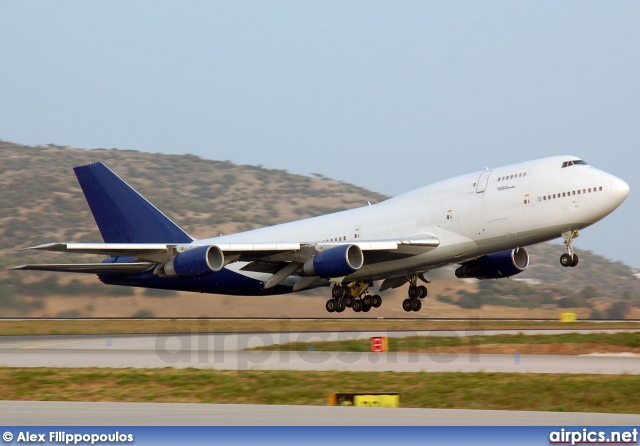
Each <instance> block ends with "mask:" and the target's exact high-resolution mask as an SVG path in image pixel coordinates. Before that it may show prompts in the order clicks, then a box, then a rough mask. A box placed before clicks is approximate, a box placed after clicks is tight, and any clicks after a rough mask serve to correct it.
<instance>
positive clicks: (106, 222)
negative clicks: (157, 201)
mask: <svg viewBox="0 0 640 446" xmlns="http://www.w3.org/2000/svg"><path fill="white" fill-rule="evenodd" d="M73 170H74V171H75V173H76V176H77V177H78V182H79V183H80V186H81V187H82V191H83V192H84V196H85V198H86V199H87V203H89V207H90V208H91V212H92V213H93V217H94V218H95V220H96V223H97V224H98V228H99V229H100V233H101V234H102V238H103V239H104V241H105V243H190V242H191V241H193V239H192V238H191V237H190V236H189V234H187V233H186V232H184V231H183V230H182V228H180V226H178V225H177V224H175V223H174V222H172V221H171V220H170V219H169V218H168V217H167V216H166V215H164V214H163V213H162V212H160V211H159V210H158V209H157V208H156V207H155V206H154V205H152V204H151V203H149V202H148V201H147V200H146V199H145V198H144V197H143V196H142V195H140V194H139V193H138V192H136V190H135V189H133V188H132V187H131V186H129V185H128V184H127V183H126V182H124V181H123V180H122V179H121V178H120V177H119V176H117V175H116V174H115V173H113V172H112V171H111V170H110V169H109V168H108V167H107V166H105V165H104V164H102V163H96V164H89V165H86V166H79V167H74V168H73Z"/></svg>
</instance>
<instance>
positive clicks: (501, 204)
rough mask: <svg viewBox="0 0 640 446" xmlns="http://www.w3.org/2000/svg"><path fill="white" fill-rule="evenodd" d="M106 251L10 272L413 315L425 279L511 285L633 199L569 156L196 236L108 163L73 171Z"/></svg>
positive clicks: (570, 263) (567, 259) (81, 246)
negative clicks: (532, 249) (532, 251)
mask: <svg viewBox="0 0 640 446" xmlns="http://www.w3.org/2000/svg"><path fill="white" fill-rule="evenodd" d="M74 171H75V174H76V176H77V179H78V181H79V183H80V186H81V188H82V190H83V192H84V195H85V198H86V199H87V202H88V204H89V207H90V208H91V212H92V213H93V216H94V218H95V221H96V223H97V225H98V228H99V229H100V233H101V235H102V238H103V241H104V243H75V242H70V243H47V244H42V245H38V246H34V247H31V248H26V249H35V250H43V251H54V252H74V253H85V254H86V253H90V254H98V255H103V256H108V257H107V258H105V259H104V260H102V261H101V262H100V263H84V264H31V265H21V266H17V267H15V268H14V269H17V270H41V271H61V272H75V273H90V274H97V275H98V278H99V279H100V280H101V281H102V282H103V283H105V284H109V285H125V286H134V287H146V288H159V289H169V290H183V291H195V292H200V293H214V294H229V295H248V296H265V295H274V294H284V293H292V292H296V291H301V290H306V289H310V288H318V287H330V288H331V297H330V298H329V299H328V300H327V302H326V305H325V308H326V310H327V311H328V312H343V311H345V309H346V308H351V309H352V310H353V311H355V312H368V311H370V310H371V308H378V307H380V305H381V304H382V298H381V297H380V296H379V295H377V294H371V293H370V292H369V288H370V287H372V286H373V283H374V282H375V281H382V284H381V286H380V288H379V292H383V291H385V290H387V289H390V288H398V287H401V286H403V285H405V284H407V283H408V284H409V287H408V293H407V294H408V295H407V298H406V299H404V300H403V302H402V307H403V309H404V310H405V311H406V312H411V311H419V310H420V309H421V307H422V304H421V299H423V298H424V297H426V296H427V292H428V291H427V287H426V286H425V285H423V284H421V283H420V282H422V283H429V281H428V279H427V278H426V277H425V274H426V273H427V272H428V271H430V270H433V269H435V268H440V267H444V266H447V265H460V266H459V267H458V268H457V269H456V270H455V275H456V276H457V277H459V278H476V279H481V280H482V279H498V278H506V277H511V276H513V275H516V274H519V273H521V272H522V271H524V270H525V269H526V268H527V266H528V265H529V254H528V252H527V250H526V249H525V246H529V245H533V244H536V243H540V242H545V241H549V240H552V239H556V238H559V237H563V238H564V245H565V248H566V252H565V253H563V254H562V255H561V256H560V263H561V265H562V266H563V267H575V266H577V265H578V256H577V254H576V253H575V250H574V248H573V244H572V241H573V240H574V239H575V238H576V237H577V236H578V235H579V231H581V230H582V229H584V228H586V227H588V226H590V225H592V224H594V223H596V222H597V221H599V220H601V219H602V218H604V217H605V216H607V215H608V214H610V213H611V212H613V211H614V210H615V209H616V208H617V207H618V206H620V204H622V202H623V201H624V200H625V199H626V197H627V196H628V194H629V186H628V185H627V183H625V182H624V181H623V180H621V179H619V178H616V177H615V176H613V175H611V174H608V173H606V172H603V171H601V170H598V169H596V168H595V167H592V166H590V165H588V164H587V163H586V162H584V161H583V160H582V159H580V158H578V157H575V156H555V157H549V158H543V159H538V160H534V161H529V162H524V163H520V164H514V165H510V166H506V167H500V168H496V169H488V168H485V170H483V171H481V172H476V173H472V174H468V175H463V176H458V177H455V178H452V179H448V180H444V181H441V182H438V183H435V184H432V185H429V186H425V187H422V188H420V189H417V190H414V191H411V192H408V193H405V194H402V195H399V196H396V197H394V198H390V199H388V200H385V201H382V202H380V203H377V204H373V205H372V204H370V203H369V205H368V206H363V207H360V208H356V209H351V210H346V211H342V212H337V213H332V214H327V215H322V216H318V217H312V218H307V219H303V220H299V221H294V222H289V223H284V224H279V225H274V226H270V227H265V228H261V229H255V230H251V231H246V232H241V233H237V234H232V235H224V236H222V235H221V236H219V237H214V238H207V239H199V240H196V239H194V238H192V237H191V236H189V235H188V234H187V233H186V232H185V231H184V230H183V229H182V228H180V227H179V226H178V225H177V224H176V223H174V222H173V221H172V220H171V219H169V218H168V217H167V216H166V215H165V214H163V213H162V212H161V211H160V210H158V209H157V208H156V207H155V206H154V205H152V204H151V203H150V202H149V201H147V200H146V199H145V198H144V197H143V196H142V195H140V194H139V193H138V192H136V191H135V190H134V189H133V188H132V187H131V186H129V185H128V184H127V183H126V182H125V181H123V180H122V179H121V178H120V177H118V176H117V175H116V174H115V173H114V172H112V171H111V170H110V169H109V168H108V167H107V166H105V165H104V164H103V163H95V164H89V165H85V166H79V167H75V168H74Z"/></svg>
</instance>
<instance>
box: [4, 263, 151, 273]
mask: <svg viewBox="0 0 640 446" xmlns="http://www.w3.org/2000/svg"><path fill="white" fill-rule="evenodd" d="M154 266H156V264H155V263H149V262H135V263H66V264H65V263H42V264H37V265H20V266H16V267H15V268H13V269H17V270H32V271H57V272H66V273H86V274H135V273H141V272H143V271H146V270H148V269H151V268H153V267H154Z"/></svg>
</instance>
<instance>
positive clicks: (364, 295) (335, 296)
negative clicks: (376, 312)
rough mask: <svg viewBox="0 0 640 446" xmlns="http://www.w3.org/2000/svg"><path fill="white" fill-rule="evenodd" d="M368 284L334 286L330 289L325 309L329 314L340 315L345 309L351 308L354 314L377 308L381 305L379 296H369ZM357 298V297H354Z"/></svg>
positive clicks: (355, 283)
mask: <svg viewBox="0 0 640 446" xmlns="http://www.w3.org/2000/svg"><path fill="white" fill-rule="evenodd" d="M369 286H371V283H369V282H366V283H365V282H360V281H357V282H353V283H350V284H349V285H340V284H335V285H334V286H333V288H332V289H331V299H329V300H328V301H327V304H326V309H327V311H328V312H329V313H333V312H336V313H342V312H343V311H344V310H345V309H347V308H352V309H353V311H355V312H356V313H360V312H361V311H363V312H365V313H366V312H368V311H370V310H371V308H379V307H380V305H382V298H381V297H380V296H378V295H377V294H376V295H373V296H372V295H371V294H369V290H368V289H369ZM354 296H357V297H354Z"/></svg>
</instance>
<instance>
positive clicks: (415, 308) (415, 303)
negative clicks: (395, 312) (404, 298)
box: [411, 299, 422, 312]
mask: <svg viewBox="0 0 640 446" xmlns="http://www.w3.org/2000/svg"><path fill="white" fill-rule="evenodd" d="M411 304H412V308H411V309H412V310H413V311H416V312H418V311H420V308H422V302H421V301H420V299H415V300H414V301H413V302H412V303H411Z"/></svg>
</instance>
